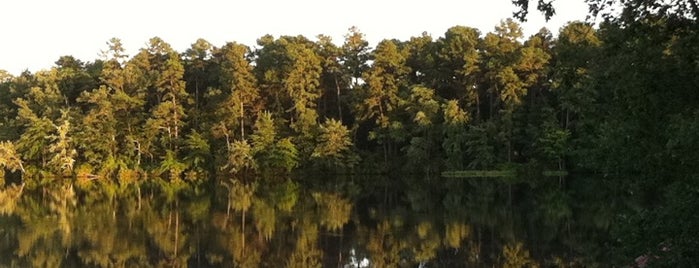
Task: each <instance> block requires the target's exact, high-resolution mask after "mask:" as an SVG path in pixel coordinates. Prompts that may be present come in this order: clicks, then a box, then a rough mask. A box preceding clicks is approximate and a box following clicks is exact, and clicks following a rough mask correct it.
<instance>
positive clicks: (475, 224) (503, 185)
mask: <svg viewBox="0 0 699 268" xmlns="http://www.w3.org/2000/svg"><path fill="white" fill-rule="evenodd" d="M246 181H247V182H246V183H243V182H239V181H234V180H228V179H217V182H216V183H198V182H192V181H177V182H166V181H165V180H160V179H156V180H151V181H149V182H147V183H140V184H137V183H132V184H127V185H119V184H118V183H113V182H100V181H98V180H96V181H91V182H89V183H81V184H76V183H74V182H71V181H55V182H53V183H51V184H48V185H49V186H43V187H36V188H34V189H29V188H26V187H20V186H11V187H5V189H4V190H2V191H1V193H0V267H562V266H565V267H582V266H595V265H596V264H598V263H597V260H599V259H604V254H605V249H604V246H603V245H604V244H605V241H606V240H607V239H608V238H607V237H608V235H607V233H608V231H607V229H608V226H609V223H610V221H611V219H612V217H613V215H614V209H615V207H616V202H615V201H614V200H615V198H614V195H613V193H611V192H609V191H606V190H605V187H604V182H603V181H602V182H600V180H588V179H583V178H579V179H570V178H558V177H556V178H552V177H541V178H527V179H524V178H521V179H520V178H515V179H513V178H510V179H503V178H443V177H425V176H418V177H414V176H392V177H386V176H361V177H351V176H344V177H337V176H327V175H317V176H308V175H305V176H301V177H294V178H267V179H261V178H248V179H246Z"/></svg>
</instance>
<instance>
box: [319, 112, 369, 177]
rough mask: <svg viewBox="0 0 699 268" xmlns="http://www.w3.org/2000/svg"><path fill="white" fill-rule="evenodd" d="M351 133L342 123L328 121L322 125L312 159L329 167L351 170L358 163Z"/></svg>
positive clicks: (332, 120)
mask: <svg viewBox="0 0 699 268" xmlns="http://www.w3.org/2000/svg"><path fill="white" fill-rule="evenodd" d="M352 146H353V143H352V139H351V138H350V132H349V130H348V129H347V127H345V126H344V125H342V123H341V122H340V121H337V120H335V119H328V120H326V121H325V123H324V124H322V125H320V134H319V135H318V137H317V138H316V147H315V148H314V149H313V154H311V157H312V158H314V159H317V160H318V161H321V162H322V163H323V164H324V165H327V166H329V167H349V168H351V167H352V166H354V165H355V164H356V162H357V161H358V159H357V156H356V155H355V154H354V152H353V151H352Z"/></svg>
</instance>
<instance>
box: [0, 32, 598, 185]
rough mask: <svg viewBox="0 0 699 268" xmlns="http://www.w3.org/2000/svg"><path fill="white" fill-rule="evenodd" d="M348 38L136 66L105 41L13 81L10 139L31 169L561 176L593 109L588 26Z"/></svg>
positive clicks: (6, 116) (145, 51) (8, 90)
mask: <svg viewBox="0 0 699 268" xmlns="http://www.w3.org/2000/svg"><path fill="white" fill-rule="evenodd" d="M345 37H346V38H345V40H344V43H342V45H339V46H338V45H335V44H334V43H333V42H332V40H331V39H330V38H329V37H327V36H322V35H320V36H318V37H317V40H315V41H312V40H309V39H308V38H306V37H304V36H281V37H278V38H275V37H273V36H270V35H266V36H263V37H261V38H260V39H259V40H258V43H257V46H256V47H255V48H254V49H251V48H249V47H247V46H244V45H241V44H238V43H235V42H230V43H226V44H225V45H223V46H221V47H216V46H214V45H212V44H210V43H209V42H207V41H205V40H203V39H200V40H197V41H196V42H195V43H194V44H192V46H191V48H189V49H187V50H186V51H185V52H183V53H179V52H177V51H175V50H174V49H172V48H171V47H170V45H169V44H167V43H166V42H165V41H164V40H162V39H160V38H157V37H156V38H152V39H151V40H149V42H148V44H147V47H145V48H142V49H141V50H140V51H139V52H138V53H137V54H136V55H134V56H133V57H128V56H127V55H125V54H124V48H123V47H122V44H121V42H120V40H119V39H116V38H115V39H111V40H110V41H109V42H108V43H107V49H106V50H104V51H103V57H102V59H98V60H95V61H94V62H87V63H85V62H81V61H80V60H77V59H75V58H73V57H71V56H64V57H61V58H60V59H59V60H58V61H56V65H55V67H53V68H51V69H49V70H43V71H38V72H36V73H30V72H24V73H22V74H21V75H19V76H17V77H12V76H5V78H4V79H3V82H2V85H1V86H0V94H2V95H3V96H2V104H1V105H2V108H1V109H2V115H3V117H2V125H1V126H0V136H1V139H2V140H7V141H10V142H11V143H8V144H7V145H8V146H9V147H12V148H8V150H9V149H12V150H16V152H17V154H18V157H15V159H16V160H20V159H21V162H22V163H24V166H23V169H24V170H25V172H27V173H31V174H36V173H38V172H43V171H48V172H50V173H52V174H58V175H72V174H76V173H80V174H91V175H95V176H101V177H109V176H113V175H116V174H118V173H119V172H120V171H144V172H152V173H157V174H158V175H167V176H169V177H170V178H171V179H175V178H182V177H184V176H185V174H190V175H194V174H200V175H201V174H209V175H211V174H219V173H250V172H253V173H255V172H262V170H264V171H265V172H290V171H292V170H294V169H295V168H299V167H300V168H311V169H314V170H321V171H334V172H351V171H356V170H357V169H358V168H357V167H359V166H361V167H363V170H372V171H376V172H387V171H392V170H398V169H402V170H407V171H409V172H436V171H439V170H462V169H492V168H495V167H497V166H498V165H503V164H508V163H532V162H537V163H538V164H540V165H543V166H550V167H554V168H557V169H558V168H564V164H565V161H564V159H565V156H566V152H567V150H568V149H569V148H570V146H569V143H570V141H571V140H572V139H571V138H572V137H573V136H574V134H575V133H576V127H577V123H578V121H579V120H578V118H579V115H581V114H583V112H584V111H582V109H584V107H583V106H585V105H586V104H587V103H586V101H588V102H589V101H592V100H588V99H585V97H586V95H589V94H588V92H587V91H589V90H587V89H586V88H576V86H577V85H578V84H579V83H581V82H580V81H583V82H584V80H585V79H584V76H585V70H586V69H587V68H588V67H589V66H587V65H589V63H588V60H587V59H588V58H589V57H591V55H590V54H592V52H591V51H592V50H595V49H596V48H597V47H599V45H600V41H599V38H598V36H597V33H596V30H595V29H593V28H592V27H591V26H589V25H586V24H584V23H572V24H570V25H568V26H567V27H565V28H564V29H563V30H562V31H561V33H560V36H559V38H558V39H554V38H553V36H552V34H551V33H550V32H548V31H547V30H545V29H542V30H541V31H540V32H539V33H537V34H535V35H533V36H530V37H528V38H527V39H524V36H523V34H522V29H521V28H520V26H519V25H518V23H516V22H515V21H512V20H504V21H502V23H501V24H500V25H498V26H497V27H495V31H493V32H490V33H487V34H485V35H483V34H481V33H480V32H479V31H478V30H477V29H474V28H469V27H464V26H455V27H452V28H450V29H448V30H447V32H446V33H445V34H444V36H443V37H439V38H436V39H434V38H432V37H431V36H429V35H427V34H423V35H421V36H417V37H412V38H410V40H407V41H399V40H383V41H381V42H379V43H378V44H377V45H376V47H375V48H371V47H369V44H368V42H367V41H366V40H365V39H364V35H363V34H362V33H361V32H360V31H359V30H358V29H356V28H351V29H350V30H349V32H348V33H347V35H346V36H345ZM580 49H583V50H588V51H590V52H588V53H586V54H578V53H575V54H574V55H566V54H565V53H569V52H566V51H567V50H568V51H576V52H577V51H580ZM416 163H421V164H420V165H416ZM8 167H9V166H8ZM364 168H368V169H364ZM405 168H407V169H405Z"/></svg>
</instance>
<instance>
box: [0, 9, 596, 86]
mask: <svg viewBox="0 0 699 268" xmlns="http://www.w3.org/2000/svg"><path fill="white" fill-rule="evenodd" d="M533 2H535V1H533ZM554 5H555V7H556V12H557V14H556V16H554V18H553V19H552V20H551V21H549V22H545V20H544V19H543V16H542V15H541V14H539V12H537V11H536V10H534V7H532V11H531V12H530V13H529V14H530V15H529V20H528V22H526V23H523V24H522V27H523V29H524V33H525V35H526V36H529V35H531V34H534V33H536V32H538V31H539V29H540V28H541V27H546V28H548V29H549V30H551V31H552V32H553V33H554V34H555V33H557V32H558V29H559V28H560V27H561V26H562V25H565V23H567V22H569V21H574V20H584V19H585V16H586V14H587V6H586V5H585V4H584V1H583V0H557V1H554ZM515 9H516V7H515V6H513V5H512V4H511V1H510V0H429V1H414V0H402V1H398V0H354V1H336V0H294V1H291V0H248V1H234V0H228V1H225V0H196V1H181V0H120V1H114V0H110V1H106V0H60V1H58V0H2V1H0V10H1V11H2V12H1V13H0V25H2V28H1V29H2V30H0V70H6V71H8V72H10V73H11V74H13V75H18V74H19V73H20V72H22V71H23V70H25V69H28V70H29V71H32V72H35V71H38V70H41V69H48V68H50V67H52V66H53V65H54V62H55V61H56V60H58V58H59V57H60V56H63V55H72V56H74V57H76V58H78V59H80V60H82V61H85V62H86V61H94V60H95V59H99V58H100V51H101V50H105V49H106V48H107V45H106V42H107V40H109V39H110V38H112V37H117V38H120V39H121V40H122V43H123V44H124V47H125V48H126V50H127V54H128V55H134V54H136V52H137V51H138V49H140V48H143V47H145V46H146V42H147V41H148V39H150V38H151V37H154V36H158V37H160V38H162V39H163V40H165V41H166V42H168V43H169V44H170V45H171V46H172V47H173V48H174V49H176V50H177V51H180V52H183V51H185V50H186V49H187V48H189V47H190V45H191V44H192V43H194V42H195V41H196V40H197V39H198V38H204V39H206V40H207V41H209V42H210V43H212V44H213V45H215V46H222V45H223V44H225V43H226V42H228V41H236V42H238V43H242V44H246V45H248V46H251V47H252V46H254V45H255V44H256V40H257V38H259V37H261V36H263V35H265V34H271V35H273V36H275V37H278V36H280V35H298V34H301V35H304V36H306V37H308V38H309V39H311V40H316V39H315V36H317V35H318V34H324V35H327V36H330V37H332V39H333V41H334V42H335V43H336V44H341V43H342V42H343V41H344V37H343V36H344V35H345V34H346V33H347V30H348V28H350V27H351V26H357V27H358V28H359V29H360V31H361V32H362V33H364V34H365V35H366V39H367V40H368V41H369V43H370V45H372V46H373V45H375V44H376V43H378V41H380V40H382V39H391V38H396V39H399V40H408V39H409V38H410V37H411V36H419V35H421V34H422V33H423V32H427V33H428V34H430V35H431V36H432V37H433V38H435V39H436V38H438V37H440V36H443V34H444V32H445V31H446V30H447V29H448V28H450V27H452V26H455V25H463V26H469V27H474V28H478V29H480V31H481V33H483V34H485V33H487V32H491V31H493V29H494V27H495V26H496V25H497V24H498V23H499V22H500V21H501V20H502V19H505V18H508V17H511V15H512V12H513V11H514V10H515Z"/></svg>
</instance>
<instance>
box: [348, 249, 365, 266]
mask: <svg viewBox="0 0 699 268" xmlns="http://www.w3.org/2000/svg"><path fill="white" fill-rule="evenodd" d="M356 254H357V253H356V251H355V250H354V249H351V250H350V261H349V264H346V265H345V268H364V267H369V259H367V258H362V259H361V260H357V256H356Z"/></svg>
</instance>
